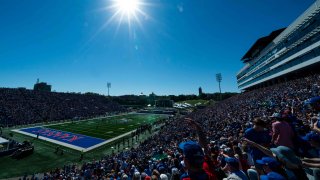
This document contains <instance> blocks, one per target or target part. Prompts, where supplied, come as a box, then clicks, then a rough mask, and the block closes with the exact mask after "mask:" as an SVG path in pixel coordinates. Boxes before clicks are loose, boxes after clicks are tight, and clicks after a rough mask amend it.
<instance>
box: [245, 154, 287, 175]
mask: <svg viewBox="0 0 320 180" xmlns="http://www.w3.org/2000/svg"><path fill="white" fill-rule="evenodd" d="M256 162H257V164H259V165H261V166H262V172H260V173H259V174H265V175H264V178H265V179H266V178H270V179H273V178H274V177H277V178H278V179H286V177H287V174H286V172H285V170H284V169H283V168H282V167H281V164H280V163H279V162H278V161H277V160H276V159H275V158H272V157H263V158H262V159H260V160H257V161H256ZM248 175H249V177H250V179H258V173H257V171H256V170H254V169H250V170H248ZM261 177H262V176H260V179H261Z"/></svg>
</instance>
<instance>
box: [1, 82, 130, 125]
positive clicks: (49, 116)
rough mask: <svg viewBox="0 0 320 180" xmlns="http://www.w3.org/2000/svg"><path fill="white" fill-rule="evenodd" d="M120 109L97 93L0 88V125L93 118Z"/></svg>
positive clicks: (119, 110)
mask: <svg viewBox="0 0 320 180" xmlns="http://www.w3.org/2000/svg"><path fill="white" fill-rule="evenodd" d="M122 111H124V109H123V108H122V107H121V106H120V105H119V104H117V103H115V102H112V101H110V100H108V99H107V98H106V97H105V96H101V95H97V94H77V93H57V92H43V91H33V90H27V89H23V88H18V89H12V88H0V125H3V126H15V125H24V124H33V123H39V122H49V121H57V120H66V119H73V118H76V119H80V118H88V117H97V116H100V115H106V113H108V112H110V113H114V112H122Z"/></svg>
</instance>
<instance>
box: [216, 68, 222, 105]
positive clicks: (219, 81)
mask: <svg viewBox="0 0 320 180" xmlns="http://www.w3.org/2000/svg"><path fill="white" fill-rule="evenodd" d="M216 80H217V82H218V83H219V91H220V100H221V86H220V83H221V81H222V75H221V73H218V74H216Z"/></svg>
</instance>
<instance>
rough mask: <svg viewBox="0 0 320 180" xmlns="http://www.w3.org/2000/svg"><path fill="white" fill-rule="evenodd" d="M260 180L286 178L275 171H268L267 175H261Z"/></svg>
mask: <svg viewBox="0 0 320 180" xmlns="http://www.w3.org/2000/svg"><path fill="white" fill-rule="evenodd" d="M260 180H286V178H284V177H283V176H281V174H278V173H276V172H270V173H268V174H267V175H261V176H260Z"/></svg>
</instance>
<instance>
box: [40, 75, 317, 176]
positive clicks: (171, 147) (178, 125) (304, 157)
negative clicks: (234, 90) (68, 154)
mask: <svg viewBox="0 0 320 180" xmlns="http://www.w3.org/2000/svg"><path fill="white" fill-rule="evenodd" d="M319 90H320V75H319V74H315V75H312V76H308V77H305V78H301V79H297V80H293V81H289V82H285V83H280V84H277V85H273V86H270V87H265V88H261V89H257V90H253V91H250V92H245V93H242V94H239V95H236V96H233V97H231V98H229V99H227V100H224V101H222V102H219V103H216V104H215V105H213V106H210V107H207V108H205V109H203V110H198V111H197V112H194V113H192V114H189V115H188V116H187V117H183V118H178V117H177V118H175V119H173V120H172V119H171V120H168V121H167V122H166V123H165V125H164V126H163V127H162V128H161V130H160V131H159V132H158V133H157V134H156V135H154V136H152V137H150V138H148V139H147V140H145V141H144V142H142V143H141V144H140V145H139V146H138V147H137V148H132V149H131V150H129V151H124V152H123V151H121V152H119V153H116V154H113V155H110V156H106V157H103V158H102V159H100V160H94V161H92V162H89V163H84V164H82V165H81V166H76V165H68V166H65V167H64V168H61V169H60V168H58V169H56V170H53V171H51V172H46V173H45V174H44V176H43V179H142V180H147V179H160V180H166V179H173V180H175V179H177V180H178V179H181V180H190V179H192V180H207V179H208V180H213V179H223V178H226V179H233V180H237V179H243V180H246V179H250V180H258V179H262V180H263V179H276V180H283V179H290V180H291V179H296V180H300V179H301V180H303V179H308V176H307V174H309V175H311V176H312V177H313V178H314V179H319V178H320V174H319V168H320V135H319V133H320V129H319V127H320V123H319V114H318V113H319V107H320V106H319V100H320V98H319V97H318V96H319V93H320V92H319ZM159 157H161V158H159Z"/></svg>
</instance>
